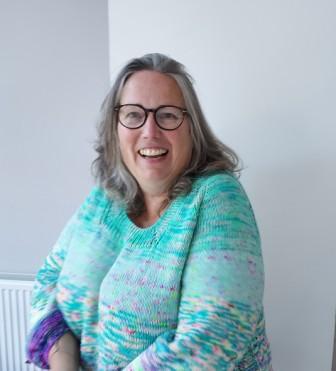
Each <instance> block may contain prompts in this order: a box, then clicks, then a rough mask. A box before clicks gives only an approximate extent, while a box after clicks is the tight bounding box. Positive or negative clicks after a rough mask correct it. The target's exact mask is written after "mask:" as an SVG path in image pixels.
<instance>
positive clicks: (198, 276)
mask: <svg viewBox="0 0 336 371" xmlns="http://www.w3.org/2000/svg"><path fill="white" fill-rule="evenodd" d="M102 113H103V114H102V121H101V124H100V127H99V135H98V145H97V152H98V157H97V159H96V160H95V162H94V170H95V174H96V178H97V184H98V185H97V187H95V188H94V189H93V191H92V192H91V194H90V195H89V196H88V198H87V199H86V200H85V202H84V204H83V205H82V206H81V207H80V208H79V210H78V211H77V213H76V214H75V215H74V216H73V218H72V219H71V220H70V222H69V223H68V225H67V226H66V228H65V230H64V231H63V233H62V235H61V237H60V239H59V240H58V242H57V243H56V245H55V247H54V248H53V250H52V252H51V254H50V255H49V256H48V257H47V259H46V261H45V263H44V265H43V267H42V268H41V270H40V271H39V272H38V274H37V278H36V285H35V290H34V297H33V302H32V329H31V333H30V337H29V341H28V358H29V359H30V361H32V362H34V363H35V364H37V365H39V366H40V367H44V368H48V367H50V368H51V369H52V370H63V371H64V370H76V369H78V367H79V364H80V365H81V367H83V369H85V370H250V371H251V370H263V371H264V370H270V369H271V365H270V351H269V344H268V341H267V338H266V334H265V323H264V315H263V304H262V296H263V263H262V255H261V251H260V243H259V242H260V241H259V234H258V230H257V227H256V223H255V219H254V215H253V211H252V209H251V206H250V203H249V201H248V198H247V196H246V194H245V193H244V190H243V189H242V187H241V185H240V183H239V182H238V180H237V178H236V176H235V175H234V174H235V172H236V171H237V163H238V161H237V157H236V155H235V154H234V152H233V151H232V150H230V149H229V148H227V147H226V146H225V145H223V144H222V143H221V142H220V141H219V140H218V139H217V138H216V137H215V136H214V135H213V134H212V132H211V130H210V128H209V126H208V124H207V122H206V120H205V118H204V116H203V113H202V111H201V108H200V105H199V102H198V99H197V97H196V94H195V91H194V89H193V86H192V83H191V78H190V76H189V75H188V74H187V73H186V71H185V69H184V67H183V66H182V65H181V64H180V63H178V62H176V61H174V60H172V59H170V58H168V57H166V56H164V55H161V54H149V55H145V56H144V57H142V58H138V59H134V60H132V61H130V62H129V63H128V64H127V65H126V66H125V67H124V68H123V69H122V71H121V72H120V74H119V76H118V77H117V79H116V82H115V84H114V86H113V87H112V89H111V92H110V94H109V95H108V97H107V98H106V100H105V102H104V105H103V109H102Z"/></svg>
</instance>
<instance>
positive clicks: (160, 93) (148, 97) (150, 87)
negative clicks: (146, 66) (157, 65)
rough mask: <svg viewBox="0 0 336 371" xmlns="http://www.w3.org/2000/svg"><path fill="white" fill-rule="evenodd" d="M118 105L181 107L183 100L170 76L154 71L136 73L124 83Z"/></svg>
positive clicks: (178, 88)
mask: <svg viewBox="0 0 336 371" xmlns="http://www.w3.org/2000/svg"><path fill="white" fill-rule="evenodd" d="M120 103H121V104H125V103H139V104H173V105H181V104H183V103H184V99H183V95H182V92H181V89H180V87H179V86H178V85H177V83H176V81H175V80H174V79H173V78H172V77H171V76H169V75H165V74H163V73H160V72H156V71H138V72H135V73H134V74H133V75H132V76H131V77H129V79H128V80H127V81H126V83H125V86H124V87H123V89H122V92H121V98H120Z"/></svg>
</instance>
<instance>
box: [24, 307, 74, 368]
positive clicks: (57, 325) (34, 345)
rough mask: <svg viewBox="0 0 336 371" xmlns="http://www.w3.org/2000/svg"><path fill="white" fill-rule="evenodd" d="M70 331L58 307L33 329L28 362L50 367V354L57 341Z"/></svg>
mask: <svg viewBox="0 0 336 371" xmlns="http://www.w3.org/2000/svg"><path fill="white" fill-rule="evenodd" d="M68 331H70V329H69V327H68V325H67V324H66V322H65V321H64V318H63V315H62V313H61V312H60V311H59V310H58V309H56V310H54V311H53V312H51V313H50V314H49V315H48V316H47V317H45V318H44V319H43V320H42V321H40V322H39V323H38V325H37V326H36V327H35V328H34V329H33V330H32V331H31V334H30V337H29V339H28V343H27V359H28V360H27V362H26V363H34V364H35V365H36V366H38V367H40V368H43V369H49V363H48V356H49V352H50V349H51V348H52V346H53V345H54V344H55V343H56V341H57V340H58V339H59V338H60V337H61V336H62V335H64V334H65V333H66V332H68Z"/></svg>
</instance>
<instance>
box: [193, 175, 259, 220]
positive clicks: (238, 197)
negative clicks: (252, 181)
mask: <svg viewBox="0 0 336 371" xmlns="http://www.w3.org/2000/svg"><path fill="white" fill-rule="evenodd" d="M195 185H196V187H199V192H201V193H202V205H201V210H203V212H204V213H205V214H206V215H207V216H208V217H209V218H214V219H218V218H219V219H227V218H228V217H230V218H232V220H235V221H238V220H244V221H246V222H248V223H249V224H253V225H254V224H255V223H256V221H255V216H254V212H253V209H252V206H251V203H250V200H249V198H248V196H247V194H246V192H245V190H244V188H243V186H242V184H241V183H240V181H239V180H238V178H237V176H235V175H234V174H231V173H227V172H216V173H212V174H210V175H207V176H204V177H202V178H199V179H197V180H196V182H195Z"/></svg>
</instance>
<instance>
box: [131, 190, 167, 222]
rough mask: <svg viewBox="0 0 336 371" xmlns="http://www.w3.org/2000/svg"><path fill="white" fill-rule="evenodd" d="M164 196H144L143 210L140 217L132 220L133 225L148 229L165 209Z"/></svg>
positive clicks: (165, 198)
mask: <svg viewBox="0 0 336 371" xmlns="http://www.w3.org/2000/svg"><path fill="white" fill-rule="evenodd" d="M166 200H167V195H166V194H160V195H150V194H144V202H145V210H144V212H143V213H142V214H141V215H138V216H136V217H135V218H133V221H134V222H135V224H137V225H138V226H140V227H149V226H150V225H152V224H154V223H155V222H156V221H157V220H158V219H159V218H160V215H161V213H162V212H163V210H164V209H165V207H166V204H165V201H166Z"/></svg>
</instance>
